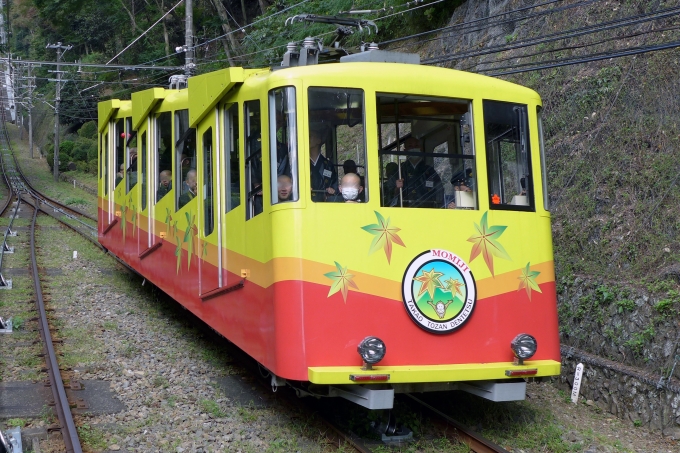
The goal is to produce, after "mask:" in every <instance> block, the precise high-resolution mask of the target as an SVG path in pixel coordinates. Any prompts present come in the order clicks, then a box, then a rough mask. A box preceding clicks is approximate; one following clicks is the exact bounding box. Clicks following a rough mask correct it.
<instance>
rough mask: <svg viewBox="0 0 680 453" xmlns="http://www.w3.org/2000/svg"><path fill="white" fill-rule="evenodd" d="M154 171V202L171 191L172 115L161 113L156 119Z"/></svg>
mask: <svg viewBox="0 0 680 453" xmlns="http://www.w3.org/2000/svg"><path fill="white" fill-rule="evenodd" d="M154 161H155V162H156V169H157V170H158V188H157V189H156V201H160V200H161V199H162V198H163V197H164V196H166V195H167V194H168V193H169V192H170V191H171V190H172V113H170V112H163V113H161V114H160V115H158V116H157V117H156V155H155V159H154Z"/></svg>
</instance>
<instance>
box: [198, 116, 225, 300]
mask: <svg viewBox="0 0 680 453" xmlns="http://www.w3.org/2000/svg"><path fill="white" fill-rule="evenodd" d="M204 122H205V123H207V124H208V127H207V129H205V130H200V131H199V136H200V143H199V146H200V147H201V149H202V151H203V152H202V162H200V166H199V170H200V172H199V173H200V174H199V180H198V190H199V191H198V198H199V200H201V201H202V202H201V203H199V206H198V215H199V217H200V219H201V220H200V221H199V228H198V230H199V231H198V237H199V241H198V244H199V250H198V252H199V260H198V265H199V294H200V296H201V298H202V299H206V298H209V297H210V296H211V295H212V294H213V293H214V292H217V291H219V289H220V287H221V286H222V251H221V248H222V244H221V235H222V232H221V229H220V228H215V224H218V225H219V224H220V223H221V219H222V212H221V209H219V206H221V198H222V191H221V190H219V189H218V188H220V187H222V186H223V185H222V183H221V181H222V175H221V173H222V172H221V165H220V146H219V140H217V139H216V138H217V137H219V136H220V133H219V127H220V120H219V112H218V110H217V109H215V111H214V112H213V114H210V115H208V116H207V117H206V118H205V120H204Z"/></svg>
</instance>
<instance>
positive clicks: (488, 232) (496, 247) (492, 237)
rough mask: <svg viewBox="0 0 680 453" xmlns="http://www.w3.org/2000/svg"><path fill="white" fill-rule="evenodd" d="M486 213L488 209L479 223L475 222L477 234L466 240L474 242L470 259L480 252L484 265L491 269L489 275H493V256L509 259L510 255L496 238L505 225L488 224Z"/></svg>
mask: <svg viewBox="0 0 680 453" xmlns="http://www.w3.org/2000/svg"><path fill="white" fill-rule="evenodd" d="M487 214H489V212H488V211H487V212H485V213H484V215H483V216H482V221H481V222H480V224H479V225H477V224H476V223H475V229H476V230H477V234H475V235H472V236H470V237H469V238H468V242H472V243H473V244H474V245H473V246H472V251H471V252H470V261H473V260H474V259H475V258H477V257H478V256H479V255H480V254H481V255H482V256H483V257H484V261H485V262H486V266H487V267H488V268H489V270H490V271H491V275H492V276H494V277H495V275H494V273H493V257H494V256H495V257H496V258H502V259H504V260H510V256H509V255H508V253H507V252H506V251H505V249H504V248H503V246H502V245H501V244H500V243H499V242H498V238H499V237H500V235H501V234H503V232H504V231H505V229H506V228H507V226H500V225H494V226H489V224H488V222H487V219H486V216H487Z"/></svg>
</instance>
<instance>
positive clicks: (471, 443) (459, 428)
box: [404, 393, 510, 453]
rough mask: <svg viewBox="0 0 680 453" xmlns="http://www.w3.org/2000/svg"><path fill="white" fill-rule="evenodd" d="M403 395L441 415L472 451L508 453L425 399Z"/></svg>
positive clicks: (407, 394) (408, 394)
mask: <svg viewBox="0 0 680 453" xmlns="http://www.w3.org/2000/svg"><path fill="white" fill-rule="evenodd" d="M404 395H405V396H407V397H409V398H411V399H412V400H413V401H415V402H416V403H417V404H418V405H419V406H422V407H424V408H425V409H427V410H428V411H430V412H432V413H434V414H435V415H437V416H438V417H441V418H442V419H444V421H446V423H447V424H448V425H450V426H452V427H453V428H455V429H456V432H457V434H458V438H459V440H461V441H462V442H464V443H466V444H467V445H468V447H470V449H471V450H472V451H474V452H476V453H510V452H509V451H508V450H506V449H505V448H503V447H501V446H500V445H497V444H495V443H493V442H491V441H490V440H488V439H485V438H484V437H482V436H480V435H479V434H478V433H476V432H475V431H473V430H472V429H470V428H468V427H467V426H465V425H463V424H462V423H460V422H458V421H456V420H454V419H453V418H451V417H450V416H448V415H446V414H445V413H443V412H442V411H440V410H439V409H437V408H436V407H434V406H431V405H430V404H428V403H426V402H425V401H423V400H421V399H419V398H416V397H415V396H413V395H411V394H410V393H405V394H404Z"/></svg>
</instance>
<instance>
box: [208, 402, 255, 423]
mask: <svg viewBox="0 0 680 453" xmlns="http://www.w3.org/2000/svg"><path fill="white" fill-rule="evenodd" d="M199 404H200V406H201V410H202V411H203V412H205V413H206V414H210V415H211V416H212V417H213V418H223V417H226V416H227V413H226V412H225V411H224V410H222V409H221V408H220V405H219V404H217V402H216V401H214V400H209V399H201V400H200V401H199ZM256 419H257V417H256Z"/></svg>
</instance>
